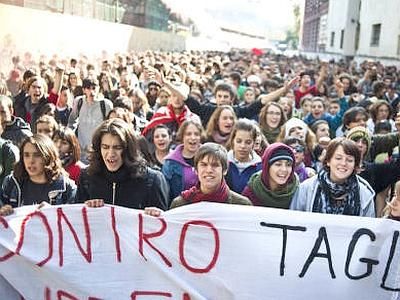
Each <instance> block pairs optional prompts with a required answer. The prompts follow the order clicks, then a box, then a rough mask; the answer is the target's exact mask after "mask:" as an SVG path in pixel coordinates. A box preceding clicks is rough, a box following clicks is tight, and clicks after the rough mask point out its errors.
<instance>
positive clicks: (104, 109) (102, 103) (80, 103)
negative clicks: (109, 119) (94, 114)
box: [76, 97, 106, 121]
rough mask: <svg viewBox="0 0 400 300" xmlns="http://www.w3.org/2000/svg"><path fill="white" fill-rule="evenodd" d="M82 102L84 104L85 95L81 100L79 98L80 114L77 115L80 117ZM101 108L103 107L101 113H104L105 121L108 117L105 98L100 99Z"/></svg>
mask: <svg viewBox="0 0 400 300" xmlns="http://www.w3.org/2000/svg"><path fill="white" fill-rule="evenodd" d="M82 104H83V97H81V98H79V100H78V114H77V116H76V117H79V113H80V111H81V108H82ZM100 109H101V113H102V115H103V121H104V120H105V119H106V103H105V101H104V99H101V100H100Z"/></svg>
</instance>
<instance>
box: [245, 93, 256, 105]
mask: <svg viewBox="0 0 400 300" xmlns="http://www.w3.org/2000/svg"><path fill="white" fill-rule="evenodd" d="M255 100H256V95H255V94H254V92H253V91H246V93H244V101H245V102H246V103H253V102H254V101H255Z"/></svg>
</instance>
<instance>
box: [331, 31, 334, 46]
mask: <svg viewBox="0 0 400 300" xmlns="http://www.w3.org/2000/svg"><path fill="white" fill-rule="evenodd" d="M333 46H335V32H334V31H332V32H331V47H333Z"/></svg>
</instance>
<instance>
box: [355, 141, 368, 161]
mask: <svg viewBox="0 0 400 300" xmlns="http://www.w3.org/2000/svg"><path fill="white" fill-rule="evenodd" d="M354 142H355V143H356V144H357V147H358V150H360V153H361V156H362V157H364V156H365V154H367V150H368V144H367V141H366V140H365V139H363V138H359V139H357V140H354Z"/></svg>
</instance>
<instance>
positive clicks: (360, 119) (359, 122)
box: [348, 114, 367, 129]
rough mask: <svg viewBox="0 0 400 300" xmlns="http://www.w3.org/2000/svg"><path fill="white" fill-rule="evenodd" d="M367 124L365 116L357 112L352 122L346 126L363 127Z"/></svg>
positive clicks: (350, 127)
mask: <svg viewBox="0 0 400 300" xmlns="http://www.w3.org/2000/svg"><path fill="white" fill-rule="evenodd" d="M366 125H367V118H366V116H364V115H363V114H357V115H356V117H355V118H354V120H353V122H350V123H349V125H348V127H349V129H352V128H354V127H357V126H362V127H365V126H366Z"/></svg>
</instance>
